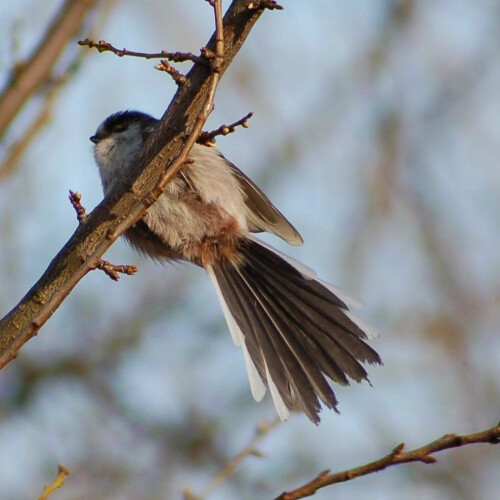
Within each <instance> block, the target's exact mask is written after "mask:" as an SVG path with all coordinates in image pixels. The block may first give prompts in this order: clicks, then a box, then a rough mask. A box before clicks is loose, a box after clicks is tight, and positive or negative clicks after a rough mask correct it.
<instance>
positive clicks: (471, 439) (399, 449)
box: [275, 423, 500, 500]
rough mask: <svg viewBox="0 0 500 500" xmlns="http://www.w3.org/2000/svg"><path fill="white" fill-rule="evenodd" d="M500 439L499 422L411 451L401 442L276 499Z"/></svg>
mask: <svg viewBox="0 0 500 500" xmlns="http://www.w3.org/2000/svg"><path fill="white" fill-rule="evenodd" d="M499 442H500V423H499V424H497V425H495V426H494V427H491V428H490V429H487V430H485V431H481V432H476V433H474V434H466V435H462V436H459V435H457V434H445V435H444V436H442V437H440V438H439V439H436V440H435V441H432V443H429V444H426V445H425V446H422V447H420V448H416V449H414V450H410V451H403V448H404V443H401V444H399V445H398V446H396V447H395V448H394V450H392V452H391V453H389V454H388V455H386V456H385V457H382V458H379V459H378V460H375V461H374V462H370V463H368V464H365V465H361V466H360V467H356V468H354V469H349V470H346V471H343V472H338V473H336V474H330V471H329V470H326V471H324V472H321V473H320V474H319V475H318V476H317V477H316V478H314V479H313V480H312V481H310V482H309V483H307V484H305V485H304V486H301V487H300V488H297V489H295V490H293V491H289V492H284V493H282V494H281V495H280V496H279V497H277V498H276V499H275V500H297V499H299V498H305V497H309V496H312V495H314V493H316V491H318V490H319V489H321V488H324V487H325V486H329V485H331V484H336V483H342V482H345V481H350V480H351V479H356V478H357V477H360V476H366V475H367V474H371V473H373V472H379V471H381V470H384V469H385V468H387V467H391V466H392V465H399V464H408V463H411V462H421V463H424V464H433V463H435V462H436V461H437V460H436V459H435V458H434V457H433V456H432V453H437V452H438V451H443V450H450V449H452V448H458V447H460V446H465V445H468V444H473V443H490V444H498V443H499Z"/></svg>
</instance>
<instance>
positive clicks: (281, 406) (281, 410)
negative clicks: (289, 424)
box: [266, 364, 290, 420]
mask: <svg viewBox="0 0 500 500" xmlns="http://www.w3.org/2000/svg"><path fill="white" fill-rule="evenodd" d="M266 378H267V384H268V385H269V392H270V393H271V397H272V398H273V403H274V406H275V408H276V411H277V413H278V417H279V418H280V420H288V417H289V416H290V410H289V409H288V408H287V406H286V404H285V402H284V401H283V398H282V397H281V395H280V393H279V391H278V388H277V387H276V384H275V383H274V382H273V379H272V378H271V374H270V373H269V368H268V367H267V364H266Z"/></svg>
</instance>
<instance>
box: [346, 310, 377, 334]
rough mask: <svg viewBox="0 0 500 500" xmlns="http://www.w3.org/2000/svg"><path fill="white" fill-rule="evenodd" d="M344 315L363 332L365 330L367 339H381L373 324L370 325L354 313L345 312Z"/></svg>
mask: <svg viewBox="0 0 500 500" xmlns="http://www.w3.org/2000/svg"><path fill="white" fill-rule="evenodd" d="M344 314H345V315H346V316H347V317H348V318H349V319H350V320H351V321H352V322H353V323H354V324H355V325H357V326H358V327H359V328H361V330H363V331H364V332H365V334H366V338H367V339H375V338H377V337H380V333H379V332H378V330H377V329H376V328H375V327H374V326H373V325H372V324H371V323H368V321H365V320H364V319H361V318H360V317H358V316H357V315H356V314H354V313H353V312H352V311H344Z"/></svg>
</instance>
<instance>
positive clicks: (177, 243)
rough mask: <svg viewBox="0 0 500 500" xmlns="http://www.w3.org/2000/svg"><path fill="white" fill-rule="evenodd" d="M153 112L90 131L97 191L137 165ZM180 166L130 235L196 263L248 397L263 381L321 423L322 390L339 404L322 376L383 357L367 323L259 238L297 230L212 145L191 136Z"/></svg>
mask: <svg viewBox="0 0 500 500" xmlns="http://www.w3.org/2000/svg"><path fill="white" fill-rule="evenodd" d="M158 123H159V120H156V119H155V118H153V117H151V116H149V115H146V114H144V113H140V112H137V111H125V112H120V113H116V114H114V115H111V116H110V117H108V118H107V119H106V120H104V122H103V123H102V124H101V125H100V126H99V128H98V129H97V131H96V133H95V135H93V136H92V137H91V138H90V140H91V141H92V142H93V143H94V145H95V146H94V153H95V158H96V161H97V165H98V166H99V172H100V174H101V180H102V185H103V189H104V194H107V193H108V192H109V191H110V190H111V188H112V187H113V185H114V184H115V183H119V182H121V181H122V178H123V173H124V172H128V171H129V170H130V169H132V168H133V167H134V162H135V159H136V155H137V153H138V151H139V150H140V149H141V146H142V145H143V143H144V141H145V140H146V138H147V137H148V136H149V135H150V134H151V133H152V132H153V131H154V130H155V127H156V126H157V125H158ZM189 157H190V159H191V160H192V161H191V163H187V164H186V165H184V166H183V168H182V170H181V171H180V172H179V174H177V176H176V177H175V178H174V179H173V180H172V181H171V182H170V183H169V184H168V186H167V188H166V190H165V192H164V193H163V194H162V195H161V196H160V198H159V199H158V201H156V203H155V204H154V205H152V206H151V207H150V208H149V210H148V212H147V214H146V215H145V216H144V218H143V219H142V220H141V221H140V222H138V223H137V224H135V225H134V226H133V227H131V228H130V229H129V230H128V231H127V232H126V233H125V237H126V238H127V240H128V241H129V242H130V243H131V244H132V245H133V246H134V247H135V248H136V249H138V250H139V251H141V252H143V253H145V254H146V255H149V256H151V257H153V258H154V259H165V260H182V261H188V262H192V263H194V264H196V265H198V266H200V267H203V268H204V269H205V270H206V272H207V273H208V275H209V276H210V278H211V280H212V282H213V284H214V286H215V289H216V291H217V295H218V298H219V300H220V303H221V306H222V310H223V312H224V316H225V318H226V321H227V324H228V327H229V331H230V332H231V335H232V338H233V340H234V342H235V344H236V345H238V346H240V347H241V348H242V350H243V355H244V358H245V364H246V369H247V372H248V378H249V380H250V388H251V391H252V394H253V397H254V398H255V399H256V400H257V401H260V400H261V399H262V397H263V396H264V393H265V392H266V387H269V390H270V392H271V396H272V399H273V401H274V404H275V406H276V410H277V412H278V415H279V416H280V418H281V419H283V420H284V419H286V418H287V417H288V415H289V412H290V410H291V409H292V407H293V405H294V401H295V400H297V401H298V403H299V405H300V407H301V409H302V410H303V411H304V412H305V414H306V415H307V416H308V417H309V418H310V419H311V420H312V421H313V422H315V423H318V422H319V420H320V418H319V415H318V413H319V411H320V410H321V404H320V400H321V401H322V402H323V404H324V405H325V406H327V407H329V408H333V409H336V406H337V399H336V397H335V394H334V392H333V390H332V388H331V387H330V384H329V381H328V380H331V381H334V382H337V383H339V384H341V385H346V384H348V383H349V382H348V378H347V377H349V378H351V379H353V380H355V381H356V382H361V381H362V380H366V379H367V373H366V371H365V369H364V367H363V366H362V364H361V363H370V364H380V363H381V360H380V357H379V355H378V354H377V353H376V352H375V351H374V350H373V349H372V348H371V347H369V346H368V345H367V344H366V343H365V340H366V339H367V338H369V337H370V336H371V330H370V327H369V326H368V325H367V324H366V323H364V322H362V321H361V320H360V319H359V318H357V317H355V316H354V315H353V314H352V312H351V311H350V310H349V306H351V307H352V306H356V302H355V301H353V299H350V298H349V297H348V296H347V295H346V294H345V293H344V292H342V291H341V290H338V289H336V288H334V287H333V286H331V285H329V284H326V283H324V282H323V281H321V280H319V279H317V278H316V275H315V273H314V272H313V271H312V270H311V269H309V268H307V267H306V266H304V265H302V264H300V263H298V262H296V261H294V260H293V259H291V258H289V257H287V256H285V255H283V254H281V253H280V252H278V251H277V250H275V249H274V248H272V247H270V246H269V245H267V244H266V243H264V242H262V241H260V240H258V239H257V238H256V237H255V236H254V233H259V232H263V231H267V232H269V233H273V234H275V235H276V236H279V237H280V238H283V239H284V240H285V241H287V242H288V243H290V244H292V245H300V244H302V238H301V237H300V235H299V233H298V232H297V231H296V230H295V228H294V227H293V226H292V225H291V224H290V223H289V222H288V221H287V220H286V219H285V217H284V216H283V215H282V214H281V213H280V212H279V211H278V209H277V208H276V207H275V206H274V205H273V204H272V203H271V202H270V201H269V200H268V199H267V197H266V195H265V194H264V193H263V192H262V191H261V190H260V189H259V188H258V187H257V186H256V185H255V184H254V183H253V182H252V181H251V180H250V179H249V178H248V177H247V176H246V175H245V174H243V173H242V172H241V171H240V170H239V169H238V168H236V167H235V166H234V165H233V164H232V163H230V162H229V161H227V160H226V159H225V158H224V157H223V156H222V155H221V154H220V153H219V151H217V149H215V148H213V147H207V146H203V145H199V144H195V145H194V147H193V149H192V150H191V152H190V154H189Z"/></svg>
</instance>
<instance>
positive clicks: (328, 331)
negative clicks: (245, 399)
mask: <svg viewBox="0 0 500 500" xmlns="http://www.w3.org/2000/svg"><path fill="white" fill-rule="evenodd" d="M241 253H242V256H243V260H242V263H241V264H239V265H235V266H224V267H217V268H210V269H209V270H208V272H209V274H210V276H211V278H212V280H213V282H214V285H215V287H216V290H217V294H218V296H219V300H220V302H221V304H222V309H223V311H224V315H225V318H226V321H227V323H228V326H229V330H230V331H231V335H232V337H233V340H234V342H235V343H236V344H237V345H239V346H241V347H242V348H243V352H244V357H245V364H246V367H247V372H248V377H249V380H250V387H251V390H252V395H253V397H254V398H255V399H256V400H258V401H259V400H260V399H262V397H263V396H264V393H265V389H266V386H268V387H269V389H270V392H271V396H272V398H273V402H274V404H275V406H276V410H277V412H278V415H279V416H280V418H281V419H282V420H284V419H286V418H287V417H288V415H289V412H290V410H291V409H292V407H293V404H294V400H295V399H297V401H298V402H299V404H300V406H301V408H302V409H303V411H304V412H305V413H306V415H307V416H308V417H309V418H310V419H311V420H312V421H313V422H315V423H318V422H319V421H320V418H319V415H318V414H319V412H320V410H321V403H320V401H322V402H323V404H324V405H325V406H327V407H329V408H333V409H335V410H336V406H337V399H336V397H335V394H334V392H333V390H332V388H331V386H330V384H329V382H328V379H330V380H332V381H334V382H337V383H339V384H341V385H347V384H349V380H348V377H349V378H351V379H353V380H355V381H356V382H360V381H362V380H367V373H366V370H365V369H364V367H363V366H362V364H361V363H369V364H380V363H381V360H380V357H379V355H378V354H377V353H376V352H375V351H374V350H373V349H372V348H371V347H370V346H368V345H367V344H366V343H365V342H364V340H366V339H367V338H369V337H371V336H373V330H372V329H370V325H368V324H367V323H365V322H362V321H361V320H358V319H357V318H356V316H354V315H353V314H352V313H351V312H350V311H349V309H348V306H347V303H349V305H354V306H355V307H356V306H357V305H358V304H357V303H356V302H355V301H353V300H352V299H350V298H349V297H348V296H347V295H345V296H344V295H343V293H342V291H341V290H337V289H335V288H334V287H331V286H329V285H327V284H323V283H322V282H321V281H319V280H317V279H316V277H315V274H314V272H313V271H312V270H310V269H308V268H307V267H306V266H303V265H302V264H300V263H296V262H295V261H293V260H292V259H289V258H287V257H286V256H284V255H282V254H280V253H279V252H278V251H276V250H274V249H272V248H271V247H269V246H268V245H267V244H265V243H263V242H260V241H258V240H256V239H255V238H254V239H251V240H248V241H247V242H245V243H244V244H243V245H242V248H241ZM336 292H337V293H336ZM345 297H347V298H345ZM342 299H344V300H342Z"/></svg>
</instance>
